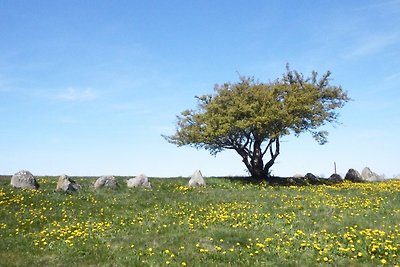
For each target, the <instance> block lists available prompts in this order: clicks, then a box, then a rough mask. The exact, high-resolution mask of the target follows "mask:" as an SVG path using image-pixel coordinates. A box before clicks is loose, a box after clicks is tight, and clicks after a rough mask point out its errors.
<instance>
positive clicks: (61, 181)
mask: <svg viewBox="0 0 400 267" xmlns="http://www.w3.org/2000/svg"><path fill="white" fill-rule="evenodd" d="M79 189H81V186H80V185H79V184H77V183H76V182H75V181H74V180H72V179H71V178H70V177H68V176H67V175H65V174H64V175H61V176H60V177H59V178H58V182H57V188H56V190H57V191H63V192H66V193H70V192H74V191H78V190H79Z"/></svg>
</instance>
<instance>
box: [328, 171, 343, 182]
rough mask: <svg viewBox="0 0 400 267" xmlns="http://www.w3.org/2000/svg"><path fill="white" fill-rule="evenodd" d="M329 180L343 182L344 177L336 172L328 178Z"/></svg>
mask: <svg viewBox="0 0 400 267" xmlns="http://www.w3.org/2000/svg"><path fill="white" fill-rule="evenodd" d="M328 180H329V181H332V182H334V183H340V182H343V178H342V177H341V176H340V175H339V174H336V173H334V174H332V175H331V176H330V177H329V178H328Z"/></svg>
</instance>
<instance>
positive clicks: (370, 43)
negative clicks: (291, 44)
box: [344, 34, 399, 58]
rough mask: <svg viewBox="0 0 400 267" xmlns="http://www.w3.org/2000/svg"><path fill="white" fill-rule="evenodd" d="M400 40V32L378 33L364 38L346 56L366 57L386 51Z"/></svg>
mask: <svg viewBox="0 0 400 267" xmlns="http://www.w3.org/2000/svg"><path fill="white" fill-rule="evenodd" d="M398 42H399V36H398V34H388V35H378V36H371V37H368V38H364V39H363V40H361V41H360V42H359V45H358V46H356V47H355V48H353V49H352V50H351V51H350V52H348V53H346V54H345V55H344V57H345V58H356V57H365V56H369V55H373V54H377V53H379V52H381V51H384V50H385V49H386V48H387V47H389V46H391V45H394V44H396V43H398Z"/></svg>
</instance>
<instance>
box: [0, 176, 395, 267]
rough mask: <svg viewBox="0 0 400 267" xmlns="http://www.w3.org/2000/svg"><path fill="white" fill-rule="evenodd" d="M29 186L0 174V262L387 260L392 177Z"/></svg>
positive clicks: (45, 181)
mask: <svg viewBox="0 0 400 267" xmlns="http://www.w3.org/2000/svg"><path fill="white" fill-rule="evenodd" d="M118 180H119V182H120V184H121V186H120V188H119V189H117V190H108V189H103V190H94V189H93V187H91V185H92V184H93V182H94V181H95V180H94V179H90V178H77V182H78V183H79V184H80V185H82V186H83V189H82V190H81V191H79V192H76V193H73V194H64V193H60V192H56V191H55V190H54V189H55V187H56V183H57V180H56V178H51V177H47V178H42V177H39V179H38V181H39V183H40V185H41V189H40V190H38V191H32V190H18V189H14V188H12V187H11V186H10V185H9V182H10V180H9V179H0V240H1V242H0V258H1V263H0V265H1V266H40V265H42V266H71V263H73V265H76V266H185V265H186V266H327V265H326V263H329V264H330V265H332V266H385V265H387V266H395V265H396V264H398V262H399V261H398V252H399V250H400V226H399V223H398V222H399V220H400V199H399V197H400V195H399V191H400V181H396V180H393V181H387V182H382V183H361V184H353V183H349V182H344V183H339V184H334V185H320V186H302V187H296V186H269V185H268V184H267V183H264V182H263V183H259V184H254V183H243V182H241V181H239V180H235V179H224V178H207V179H206V181H207V187H205V188H189V187H187V186H186V184H187V182H188V180H187V179H184V178H172V179H155V178H154V179H151V183H152V185H153V189H151V190H148V189H141V188H135V189H129V188H127V187H126V185H125V180H126V179H124V178H122V177H119V178H118Z"/></svg>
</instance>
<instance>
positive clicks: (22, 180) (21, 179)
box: [11, 170, 39, 189]
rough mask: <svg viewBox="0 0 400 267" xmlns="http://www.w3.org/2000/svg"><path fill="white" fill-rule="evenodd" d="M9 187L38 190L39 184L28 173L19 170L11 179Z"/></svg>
mask: <svg viewBox="0 0 400 267" xmlns="http://www.w3.org/2000/svg"><path fill="white" fill-rule="evenodd" d="M11 185H12V186H13V187H17V188H27V189H38V188H39V183H38V182H37V181H36V178H35V176H33V175H32V173H30V172H29V171H26V170H21V171H19V172H17V173H16V174H14V175H13V176H12V177H11Z"/></svg>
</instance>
